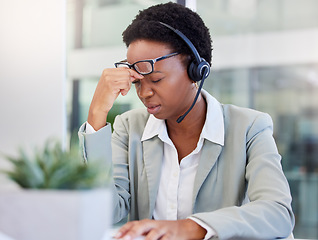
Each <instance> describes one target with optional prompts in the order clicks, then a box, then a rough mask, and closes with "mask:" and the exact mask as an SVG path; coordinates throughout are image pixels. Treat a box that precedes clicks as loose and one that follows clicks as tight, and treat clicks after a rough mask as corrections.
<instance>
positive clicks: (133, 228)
mask: <svg viewBox="0 0 318 240" xmlns="http://www.w3.org/2000/svg"><path fill="white" fill-rule="evenodd" d="M151 223H152V220H141V221H135V222H133V224H130V225H129V226H124V227H125V228H123V229H120V235H121V237H119V238H121V239H125V240H129V239H134V238H136V237H139V236H142V235H146V234H147V233H148V232H149V231H150V230H151V229H152V224H151Z"/></svg>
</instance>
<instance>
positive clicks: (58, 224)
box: [0, 189, 112, 240]
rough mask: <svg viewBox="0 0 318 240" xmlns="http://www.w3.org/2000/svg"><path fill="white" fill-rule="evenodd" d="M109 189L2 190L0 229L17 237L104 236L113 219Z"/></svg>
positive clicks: (69, 239)
mask: <svg viewBox="0 0 318 240" xmlns="http://www.w3.org/2000/svg"><path fill="white" fill-rule="evenodd" d="M111 201H112V195H111V191H110V190H108V189H105V190H83V191H76V190H21V191H12V192H8V191H6V192H3V191H2V192H0V232H3V233H4V234H6V235H8V236H9V237H12V238H13V239H15V240H102V238H103V236H104V235H105V234H107V229H108V230H109V229H110V226H111V221H112V204H111Z"/></svg>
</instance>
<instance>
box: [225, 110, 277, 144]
mask: <svg viewBox="0 0 318 240" xmlns="http://www.w3.org/2000/svg"><path fill="white" fill-rule="evenodd" d="M222 108H223V114H224V126H225V129H226V130H227V131H234V132H238V131H244V134H245V135H246V136H247V137H248V138H249V136H250V137H252V136H254V135H255V134H257V133H258V132H261V131H264V130H265V129H268V130H270V131H273V121H272V118H271V116H270V115H269V114H267V113H264V112H260V111H257V110H254V109H250V108H244V107H238V106H235V105H231V104H222Z"/></svg>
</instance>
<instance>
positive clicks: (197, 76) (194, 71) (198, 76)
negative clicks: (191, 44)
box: [188, 58, 210, 82]
mask: <svg viewBox="0 0 318 240" xmlns="http://www.w3.org/2000/svg"><path fill="white" fill-rule="evenodd" d="M203 69H206V74H205V76H202V75H203ZM209 74H210V64H209V63H208V62H207V61H205V60H204V59H203V58H201V62H200V63H199V64H197V63H196V60H193V61H192V62H191V63H190V64H189V67H188V75H189V77H190V78H191V80H193V81H194V82H198V81H200V80H202V78H203V77H207V76H208V75H209Z"/></svg>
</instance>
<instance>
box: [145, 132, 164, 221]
mask: <svg viewBox="0 0 318 240" xmlns="http://www.w3.org/2000/svg"><path fill="white" fill-rule="evenodd" d="M143 149H144V164H145V169H146V176H147V182H148V196H146V195H145V198H147V199H143V201H147V200H148V202H149V209H147V210H148V216H146V217H148V218H152V214H153V211H154V208H155V202H156V198H157V193H158V188H159V182H160V176H161V166H162V159H163V142H162V141H161V140H160V139H159V137H158V136H155V137H153V138H151V139H149V140H146V141H144V142H143ZM145 190H146V189H145ZM145 213H146V212H145Z"/></svg>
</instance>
